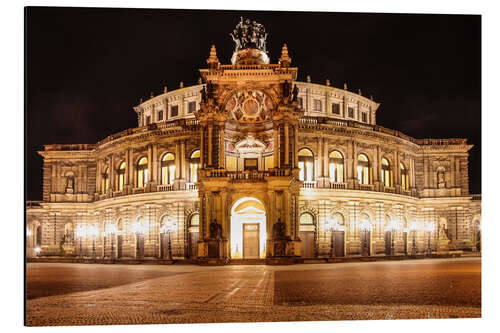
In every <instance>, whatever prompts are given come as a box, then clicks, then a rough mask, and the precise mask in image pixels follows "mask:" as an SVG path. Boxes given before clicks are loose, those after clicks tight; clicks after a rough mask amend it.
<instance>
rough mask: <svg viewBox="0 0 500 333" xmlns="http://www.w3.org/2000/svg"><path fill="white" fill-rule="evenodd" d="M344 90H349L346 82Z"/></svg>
mask: <svg viewBox="0 0 500 333" xmlns="http://www.w3.org/2000/svg"><path fill="white" fill-rule="evenodd" d="M344 90H347V83H345V82H344Z"/></svg>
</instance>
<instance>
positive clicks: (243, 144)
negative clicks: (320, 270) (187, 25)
mask: <svg viewBox="0 0 500 333" xmlns="http://www.w3.org/2000/svg"><path fill="white" fill-rule="evenodd" d="M252 31H253V32H252ZM262 31H263V27H262V26H261V25H259V24H257V23H255V22H253V25H252V23H250V22H249V21H248V20H247V21H246V22H240V24H239V26H237V28H236V29H235V30H234V34H232V36H233V39H234V40H235V44H236V47H235V50H234V54H233V57H232V59H231V63H230V64H221V63H220V62H219V59H218V57H217V52H216V48H215V46H212V47H211V49H210V51H209V57H208V59H207V66H206V68H204V69H200V76H201V77H200V81H199V82H198V84H197V85H193V86H184V85H183V84H182V83H181V84H180V87H179V89H176V90H167V88H165V89H164V92H163V93H162V94H160V95H157V96H151V98H150V99H148V100H146V101H143V102H141V103H140V104H139V105H137V106H135V107H134V108H133V110H134V111H135V112H136V114H137V127H135V128H130V129H127V130H124V131H122V132H119V133H115V134H111V135H109V136H108V137H106V138H104V139H103V140H101V141H99V142H97V143H92V144H52V145H45V146H44V149H43V150H42V151H40V152H39V154H40V155H41V156H42V157H43V198H42V200H41V201H29V202H27V206H26V224H27V225H26V228H27V240H26V246H27V248H26V251H27V256H28V258H29V260H44V258H45V259H47V260H48V259H57V260H74V261H78V260H82V261H85V260H94V261H97V262H100V261H102V262H109V261H116V262H119V261H123V262H127V261H128V262H137V261H158V262H162V261H163V262H175V261H181V260H182V261H184V262H192V263H221V264H222V263H229V262H231V261H238V260H241V261H240V262H242V263H244V262H245V260H247V261H248V262H249V260H250V259H253V260H257V259H258V260H259V262H266V263H290V262H294V263H300V262H304V261H305V262H308V261H314V260H316V261H318V260H326V261H328V260H330V258H333V259H334V260H336V259H338V258H341V257H367V259H369V258H374V257H379V256H381V257H382V256H391V257H397V256H400V257H405V256H406V257H408V258H411V257H414V256H422V255H431V256H432V255H439V254H450V253H461V252H464V251H480V235H481V231H480V221H481V197H480V195H474V194H471V193H469V170H468V151H469V150H470V149H471V147H472V146H471V145H469V144H468V143H467V140H466V139H416V138H412V137H409V136H407V135H405V134H403V133H401V132H399V131H397V130H392V129H388V128H384V127H382V126H380V125H378V124H377V111H378V109H379V106H380V104H379V103H377V102H376V101H374V100H373V99H372V98H367V97H365V96H363V95H362V93H361V91H357V92H352V91H349V89H348V88H347V86H346V85H345V84H344V85H343V86H342V87H334V86H333V85H332V84H330V82H329V81H328V80H327V82H326V83H325V84H317V83H313V82H311V79H310V78H309V77H308V78H307V80H306V82H299V81H297V80H296V79H297V72H298V67H294V66H293V63H292V59H291V57H290V55H289V53H288V49H287V46H286V45H284V46H283V48H282V51H281V55H279V59H278V60H277V61H274V63H272V62H271V60H270V55H269V54H268V53H267V51H266V49H265V36H267V34H266V35H264V34H263V33H262ZM259 34H260V35H259ZM256 36H257V37H256ZM207 51H208V50H207ZM276 56H277V55H276ZM298 65H299V64H298ZM382 112H383V111H382Z"/></svg>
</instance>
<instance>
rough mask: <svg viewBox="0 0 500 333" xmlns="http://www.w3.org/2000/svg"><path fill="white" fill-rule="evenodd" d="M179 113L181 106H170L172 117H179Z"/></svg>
mask: <svg viewBox="0 0 500 333" xmlns="http://www.w3.org/2000/svg"><path fill="white" fill-rule="evenodd" d="M178 115H179V106H178V105H173V106H171V107H170V117H177V116H178Z"/></svg>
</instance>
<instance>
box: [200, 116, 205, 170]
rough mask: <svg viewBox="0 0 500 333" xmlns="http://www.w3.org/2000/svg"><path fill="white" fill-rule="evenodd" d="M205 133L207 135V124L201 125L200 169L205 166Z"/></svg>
mask: <svg viewBox="0 0 500 333" xmlns="http://www.w3.org/2000/svg"><path fill="white" fill-rule="evenodd" d="M204 135H205V126H203V125H201V126H200V169H204V168H205V155H204V152H205V148H204V142H205V140H204Z"/></svg>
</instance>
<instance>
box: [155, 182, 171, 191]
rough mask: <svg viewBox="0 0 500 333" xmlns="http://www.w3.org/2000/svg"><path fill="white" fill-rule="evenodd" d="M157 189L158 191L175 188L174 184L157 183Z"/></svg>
mask: <svg viewBox="0 0 500 333" xmlns="http://www.w3.org/2000/svg"><path fill="white" fill-rule="evenodd" d="M156 190H157V191H158V192H167V191H173V190H174V184H165V185H157V186H156Z"/></svg>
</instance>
